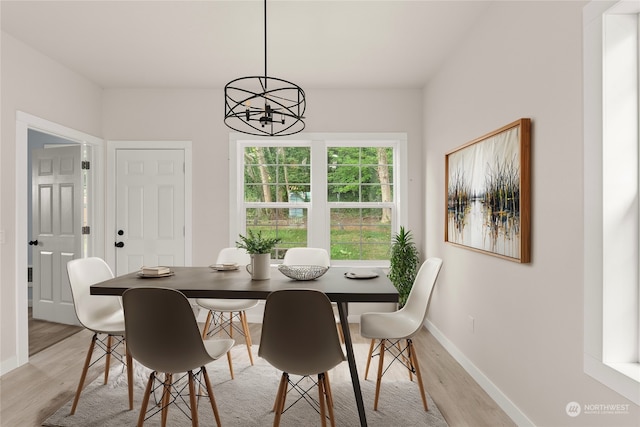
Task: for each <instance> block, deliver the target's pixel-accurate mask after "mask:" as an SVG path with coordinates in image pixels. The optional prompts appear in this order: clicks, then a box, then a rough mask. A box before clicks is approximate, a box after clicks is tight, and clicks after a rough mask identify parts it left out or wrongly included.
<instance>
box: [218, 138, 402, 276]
mask: <svg viewBox="0 0 640 427" xmlns="http://www.w3.org/2000/svg"><path fill="white" fill-rule="evenodd" d="M305 136H306V137H307V138H305V137H304V136H303V138H302V139H295V140H294V139H280V138H278V139H251V140H247V139H242V135H240V134H232V135H231V140H230V152H231V153H232V154H233V158H234V159H233V161H232V165H235V167H232V170H231V174H232V176H233V179H232V180H233V181H234V182H235V185H232V189H231V194H236V195H237V197H236V203H235V205H234V206H233V211H232V215H231V216H232V227H231V239H232V241H235V240H237V236H238V234H245V233H246V232H247V230H250V229H251V230H253V231H262V234H263V235H265V236H270V237H279V238H281V239H282V240H281V242H280V243H279V244H278V246H277V248H276V249H275V251H274V252H273V253H272V257H273V258H274V259H282V257H283V256H284V253H285V252H286V250H287V249H288V248H291V247H296V246H312V247H323V248H325V249H327V250H328V251H329V253H330V255H331V259H332V262H333V263H337V264H365V265H380V266H387V265H388V260H389V249H390V245H391V239H392V235H393V234H394V233H395V232H396V231H397V230H398V229H399V227H400V221H401V220H402V219H404V216H403V214H404V212H405V211H406V209H403V206H402V202H403V201H404V198H403V197H401V195H402V191H403V186H402V183H403V182H404V181H406V177H404V176H401V174H400V173H399V172H400V171H401V170H403V168H402V164H403V162H406V161H405V160H404V156H405V155H404V153H403V151H404V150H403V147H404V146H405V145H406V136H405V135H402V134H392V135H389V134H384V135H371V134H367V135H346V136H345V135H334V134H322V135H316V134H314V135H305ZM404 170H405V171H406V168H404ZM405 175H406V173H405ZM404 215H405V216H406V214H404Z"/></svg>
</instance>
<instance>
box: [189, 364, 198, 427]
mask: <svg viewBox="0 0 640 427" xmlns="http://www.w3.org/2000/svg"><path fill="white" fill-rule="evenodd" d="M188 375H189V404H190V405H191V425H192V427H198V404H197V403H196V386H195V381H194V380H193V371H189V372H188Z"/></svg>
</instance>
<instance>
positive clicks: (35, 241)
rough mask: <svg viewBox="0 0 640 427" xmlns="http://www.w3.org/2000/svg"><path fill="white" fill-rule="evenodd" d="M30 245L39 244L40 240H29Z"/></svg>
mask: <svg viewBox="0 0 640 427" xmlns="http://www.w3.org/2000/svg"><path fill="white" fill-rule="evenodd" d="M29 245H31V246H33V245H36V246H38V241H37V240H29Z"/></svg>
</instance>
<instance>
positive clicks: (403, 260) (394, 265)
mask: <svg viewBox="0 0 640 427" xmlns="http://www.w3.org/2000/svg"><path fill="white" fill-rule="evenodd" d="M419 263H420V253H419V252H418V248H417V247H416V244H415V242H414V241H413V236H412V235H411V231H409V230H405V229H404V227H400V232H399V233H397V234H396V235H394V236H393V241H392V244H391V258H390V265H389V274H388V277H389V280H391V282H392V283H393V285H394V286H395V287H396V289H397V290H398V293H399V294H400V295H399V297H398V302H399V304H400V307H401V308H402V307H403V306H404V305H405V303H406V302H407V298H409V293H410V292H411V287H412V286H413V281H414V280H415V278H416V274H418V265H419Z"/></svg>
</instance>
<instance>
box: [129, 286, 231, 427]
mask: <svg viewBox="0 0 640 427" xmlns="http://www.w3.org/2000/svg"><path fill="white" fill-rule="evenodd" d="M122 303H123V305H124V319H125V329H126V340H127V345H128V347H129V351H130V352H131V355H132V356H133V358H134V359H136V360H137V361H138V362H140V363H141V364H143V365H144V366H146V367H147V368H149V369H152V372H151V374H150V375H149V381H148V382H147V387H146V390H145V394H144V398H143V401H142V407H141V408H140V415H139V417H138V426H139V427H141V426H142V425H143V424H144V421H145V419H146V418H148V417H147V406H148V404H149V398H150V395H151V394H152V393H153V390H154V388H155V387H154V383H155V382H156V380H157V376H158V373H163V374H164V381H161V383H162V384H161V385H160V386H161V387H162V388H163V392H162V398H161V399H160V402H161V405H160V407H161V408H160V412H161V413H162V414H161V416H162V425H163V426H164V425H165V424H166V421H167V415H168V409H169V405H170V404H172V403H176V401H180V400H181V396H180V395H179V392H176V391H174V390H172V387H173V384H174V383H176V382H177V381H174V378H173V375H174V374H178V373H184V372H186V374H185V375H186V376H188V384H189V407H190V412H191V423H192V425H193V426H197V425H198V404H197V394H196V382H197V383H198V384H199V385H200V387H199V388H200V389H201V388H202V382H203V380H204V385H205V388H206V391H207V395H208V396H209V401H210V403H211V408H212V409H213V414H214V417H215V419H216V423H217V425H218V426H220V415H219V414H218V407H217V405H216V401H215V398H214V395H213V389H212V387H211V381H210V380H209V375H208V374H207V369H206V368H205V365H206V364H207V363H210V362H212V361H214V360H216V359H218V358H220V357H221V356H223V355H224V354H225V353H227V352H228V351H229V350H230V349H231V347H233V344H234V340H232V339H215V340H206V341H203V340H202V337H201V336H200V329H199V328H198V323H197V321H196V318H195V315H194V313H193V309H192V307H191V304H190V303H189V300H188V299H187V297H185V296H184V294H182V293H181V292H179V291H177V290H175V289H168V288H131V289H128V290H127V291H125V292H124V294H122ZM194 371H196V372H195V373H194ZM157 381H160V380H157ZM150 412H151V414H150V415H149V417H151V416H152V415H155V414H156V413H157V412H158V410H157V409H155V408H153V409H152V410H151V411H150Z"/></svg>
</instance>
